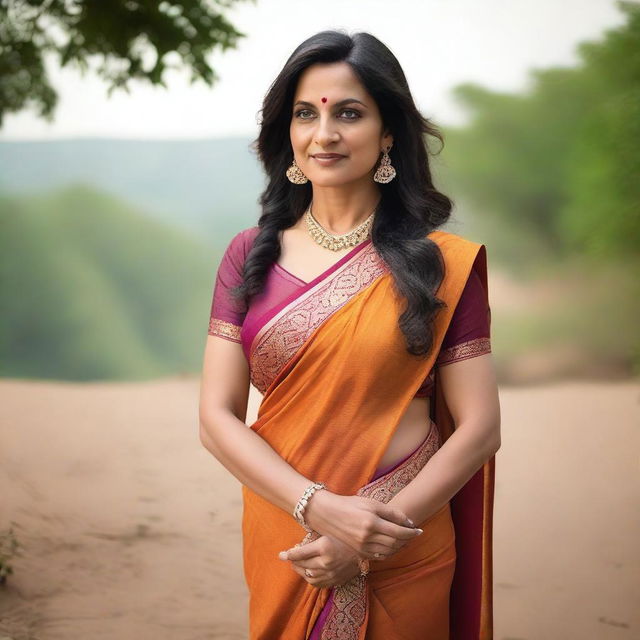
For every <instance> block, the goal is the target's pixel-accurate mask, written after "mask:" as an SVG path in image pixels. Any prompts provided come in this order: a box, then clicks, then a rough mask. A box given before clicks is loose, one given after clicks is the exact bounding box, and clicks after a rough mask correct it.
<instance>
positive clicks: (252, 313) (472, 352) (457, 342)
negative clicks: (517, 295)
mask: <svg viewBox="0 0 640 640" xmlns="http://www.w3.org/2000/svg"><path fill="white" fill-rule="evenodd" d="M258 231H259V227H257V226H256V227H250V228H248V229H244V230H243V231H240V232H239V233H237V234H236V235H235V236H234V237H233V238H232V240H231V242H230V243H229V245H228V246H227V249H226V250H225V253H224V255H223V257H222V260H221V261H220V266H219V267H218V271H217V274H216V280H215V285H214V290H213V300H212V303H211V313H210V317H209V331H208V333H209V335H216V336H219V337H221V338H225V339H226V340H231V341H233V342H238V343H240V344H241V345H242V348H243V351H244V354H245V356H246V358H247V362H250V360H249V349H250V346H251V343H252V341H253V338H254V337H255V335H256V334H257V333H258V331H259V330H260V327H261V326H262V323H261V322H260V319H261V317H262V316H264V315H265V314H266V313H267V312H268V311H269V310H270V309H272V308H273V307H274V306H275V305H277V304H279V303H280V302H281V301H283V300H284V299H285V298H287V297H289V296H291V295H292V294H293V293H295V291H297V290H298V289H300V288H301V287H305V286H306V285H307V284H308V283H307V282H305V281H304V280H301V279H300V278H298V277H297V276H295V275H293V274H292V273H290V272H289V271H287V270H286V269H285V268H284V267H282V266H280V265H279V264H278V263H277V262H276V263H274V264H272V265H271V267H270V269H269V272H268V274H267V278H266V282H265V287H264V289H263V290H262V291H261V292H260V293H259V294H258V295H257V296H255V297H254V298H253V300H252V301H251V304H250V306H249V309H248V310H247V312H246V313H242V312H241V311H240V310H239V308H240V304H239V302H238V301H237V300H236V299H234V298H233V297H232V296H231V295H230V294H229V289H231V288H232V287H235V286H237V285H239V284H241V283H242V267H243V264H244V260H245V258H246V256H247V254H248V253H249V250H250V249H251V246H252V244H253V240H254V239H255V237H256V235H257V234H258ZM490 314H491V309H490V308H489V306H488V304H487V302H486V299H485V293H484V290H483V287H482V282H481V281H480V277H479V276H478V274H477V273H476V272H475V271H474V270H473V269H472V270H471V274H470V276H469V278H468V280H467V283H466V285H465V287H464V290H463V292H462V296H461V298H460V301H459V303H458V305H457V307H456V309H455V311H454V313H453V317H452V319H451V322H450V324H449V328H448V330H447V332H446V334H445V337H444V341H443V343H442V347H441V349H440V353H439V354H438V357H437V359H436V362H435V366H443V365H446V364H450V363H452V362H458V361H459V360H466V359H467V358H473V357H476V356H479V355H482V354H484V353H490V352H491V341H490V332H489V326H490V317H491V316H490ZM435 366H434V368H433V369H432V370H431V371H430V372H429V375H428V376H427V377H426V379H425V381H424V382H423V384H422V386H421V387H420V389H418V392H417V393H416V397H424V396H430V395H432V392H433V383H434V369H435Z"/></svg>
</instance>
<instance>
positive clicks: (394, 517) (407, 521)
mask: <svg viewBox="0 0 640 640" xmlns="http://www.w3.org/2000/svg"><path fill="white" fill-rule="evenodd" d="M376 511H377V513H378V515H379V516H380V517H381V518H384V519H385V520H388V521H389V522H393V523H395V524H397V525H399V526H401V527H411V528H413V527H414V524H413V522H412V521H411V518H409V516H407V514H406V513H404V511H402V510H400V509H398V508H397V507H394V506H392V505H390V504H387V503H386V502H380V503H379V507H378V509H376Z"/></svg>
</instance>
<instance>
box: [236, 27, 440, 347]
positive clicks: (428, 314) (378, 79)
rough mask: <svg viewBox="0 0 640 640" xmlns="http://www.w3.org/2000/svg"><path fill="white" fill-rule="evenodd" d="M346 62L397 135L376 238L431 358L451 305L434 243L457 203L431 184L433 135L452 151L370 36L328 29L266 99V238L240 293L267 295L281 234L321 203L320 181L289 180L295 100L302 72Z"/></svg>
mask: <svg viewBox="0 0 640 640" xmlns="http://www.w3.org/2000/svg"><path fill="white" fill-rule="evenodd" d="M342 61H344V62H346V63H348V64H349V65H350V66H351V68H352V69H353V71H354V73H355V75H356V76H357V77H358V79H359V80H360V82H361V83H362V85H363V86H364V87H365V89H366V90H367V92H368V93H369V94H370V95H371V97H372V98H373V99H374V100H375V101H376V104H377V105H378V109H379V111H380V114H381V117H382V121H383V125H384V128H385V129H387V130H388V131H389V132H390V133H391V134H392V135H393V146H392V148H391V151H390V152H389V156H390V158H391V164H392V165H393V166H394V167H395V168H396V172H397V175H396V177H395V178H394V179H393V180H392V181H391V182H389V183H386V184H381V185H380V189H379V190H380V193H381V199H380V202H379V204H378V207H377V209H376V213H375V216H374V224H373V227H372V230H371V240H372V243H373V246H374V247H375V249H376V251H377V253H378V254H379V255H380V256H381V258H382V259H383V260H384V262H385V263H386V264H387V266H388V267H389V270H390V272H391V274H392V276H393V281H394V286H395V288H396V291H397V292H398V293H399V294H400V295H401V296H402V297H403V298H405V299H406V301H407V306H406V308H405V310H404V311H403V312H402V313H401V314H400V317H399V322H398V324H399V328H400V329H401V331H402V332H403V334H404V335H405V338H406V342H407V350H408V351H409V353H411V354H414V355H426V354H428V353H429V352H430V350H431V348H432V343H433V318H434V317H435V314H436V313H437V311H438V310H439V309H440V308H441V307H443V306H445V303H444V301H442V300H440V299H439V298H437V297H436V296H435V292H436V290H437V288H438V286H439V285H440V283H441V281H442V279H443V277H444V262H443V259H442V254H441V252H440V249H439V248H438V246H437V245H436V244H435V243H434V242H433V241H431V240H429V239H428V238H427V237H426V236H427V234H428V233H430V232H431V231H433V230H434V229H436V228H437V227H439V226H441V225H443V224H444V223H445V222H446V221H447V220H448V218H449V216H450V214H451V208H452V202H451V200H450V199H449V198H448V197H447V196H445V195H444V194H442V193H441V192H440V191H438V190H437V189H436V188H435V187H434V185H433V181H432V178H431V171H430V168H429V155H430V154H431V153H432V151H431V149H430V145H429V142H430V141H429V139H428V137H429V136H431V137H435V138H437V139H438V140H439V141H440V143H441V145H442V144H443V139H442V135H441V134H440V132H439V131H438V129H437V128H436V127H435V126H434V125H433V124H432V123H431V122H430V120H429V119H427V118H426V117H424V116H423V115H422V114H421V113H420V112H419V111H418V109H417V107H416V105H415V103H414V101H413V97H412V96H411V92H410V90H409V85H408V84H407V80H406V78H405V75H404V72H403V71H402V68H401V67H400V64H399V62H398V60H397V59H396V57H395V56H394V55H393V53H391V51H390V50H389V49H388V48H387V47H386V46H385V45H384V44H383V43H382V42H380V40H378V39H377V38H375V37H374V36H372V35H371V34H370V33H366V32H360V33H355V34H353V35H347V34H346V33H344V32H342V31H336V30H329V31H321V32H319V33H317V34H315V35H313V36H311V37H310V38H308V39H307V40H305V41H304V42H302V44H300V45H299V46H298V47H297V48H296V49H295V51H294V52H293V53H292V54H291V56H290V57H289V59H288V60H287V62H286V63H285V65H284V67H283V69H282V71H280V73H279V74H278V77H277V78H276V79H275V80H274V82H273V83H272V85H271V86H270V87H269V90H268V92H267V94H266V96H265V98H264V102H263V105H262V109H261V113H262V118H261V121H260V133H259V135H258V137H257V138H256V140H254V141H253V142H252V145H251V146H252V148H253V149H255V151H256V152H257V154H258V157H259V159H260V161H261V162H262V164H263V166H264V169H265V171H266V173H267V178H268V183H267V186H266V188H265V190H264V191H263V192H262V194H261V196H260V198H259V203H260V205H261V207H262V214H261V215H260V218H259V220H258V226H259V228H260V229H259V232H258V234H257V235H256V237H255V240H254V243H253V246H252V248H251V250H250V251H249V253H248V255H247V258H246V260H245V264H244V272H243V282H242V284H241V285H239V286H238V287H236V289H235V291H234V294H235V295H237V296H238V298H239V299H241V300H242V301H243V302H244V304H245V305H248V304H249V301H250V299H251V298H252V296H254V295H257V294H258V293H260V292H261V291H262V288H263V286H264V283H265V280H266V276H267V272H268V269H269V267H270V266H271V265H272V264H273V263H274V262H277V260H278V258H279V256H280V250H281V247H280V241H279V232H280V231H281V230H284V229H288V228H289V227H291V226H292V225H294V224H295V223H296V222H297V220H299V218H300V217H301V216H302V214H303V213H304V212H305V210H306V209H307V207H308V206H309V203H310V202H311V197H312V186H311V182H310V181H309V182H307V183H306V184H304V185H297V184H293V183H291V182H290V181H289V180H288V178H287V177H286V175H285V172H286V170H287V168H288V167H289V166H290V165H291V163H292V161H293V149H292V147H291V142H290V137H289V127H290V123H291V118H292V114H293V98H294V95H295V91H296V88H297V84H298V79H299V77H300V75H301V73H302V72H303V71H304V70H305V69H306V68H307V67H309V66H310V65H312V64H315V63H318V62H320V63H328V62H342Z"/></svg>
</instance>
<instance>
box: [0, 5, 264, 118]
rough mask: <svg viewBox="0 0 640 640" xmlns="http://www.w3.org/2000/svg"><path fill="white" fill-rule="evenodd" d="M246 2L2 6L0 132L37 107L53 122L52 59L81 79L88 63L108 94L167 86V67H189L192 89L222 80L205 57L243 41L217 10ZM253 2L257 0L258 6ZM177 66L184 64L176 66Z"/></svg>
mask: <svg viewBox="0 0 640 640" xmlns="http://www.w3.org/2000/svg"><path fill="white" fill-rule="evenodd" d="M240 1H242V0H171V1H170V2H168V1H162V2H155V1H153V0H0V126H2V122H3V118H4V115H5V114H7V113H10V112H16V111H20V110H22V109H25V108H27V107H28V106H31V105H34V106H35V108H36V110H37V111H38V112H39V115H40V116H41V117H44V118H45V119H46V120H52V118H53V112H54V109H55V106H56V103H57V93H56V91H55V89H54V88H53V87H52V86H51V84H50V82H49V78H48V76H47V70H46V67H45V56H46V55H47V54H53V55H57V56H58V58H59V63H60V65H61V66H63V67H64V66H66V65H68V64H70V63H72V64H76V65H77V66H78V67H79V68H80V69H81V70H82V72H85V71H86V70H87V69H88V67H89V64H88V63H89V60H90V58H91V56H101V64H100V66H99V67H98V68H97V70H96V71H97V73H98V74H99V76H100V77H102V78H103V79H104V80H106V81H107V83H108V85H109V88H108V93H109V95H111V93H112V92H113V90H114V89H116V88H122V89H124V90H125V91H129V87H128V82H129V81H130V80H132V79H138V80H143V81H148V82H150V83H152V84H155V85H158V84H159V85H162V86H164V87H166V84H165V83H164V80H163V75H164V72H165V70H166V69H167V68H172V67H173V68H178V67H180V66H182V67H186V68H188V69H189V70H190V71H191V82H192V83H193V82H196V81H197V80H202V81H204V82H205V83H206V84H208V85H209V86H212V85H213V84H214V83H215V82H216V81H217V80H218V76H217V75H216V73H215V71H214V69H213V68H212V67H211V66H210V65H209V63H208V62H207V59H206V56H207V54H209V53H210V52H211V51H213V50H214V49H215V48H221V49H222V50H223V51H225V50H226V49H228V48H235V47H236V46H237V42H238V39H239V38H242V37H245V35H246V34H244V33H241V32H239V31H237V30H236V29H235V27H234V26H233V25H232V24H230V23H229V22H228V21H227V20H226V19H225V17H224V16H223V15H222V14H221V13H220V12H219V11H218V7H222V8H224V9H228V8H230V7H231V6H232V5H233V4H234V3H235V2H240ZM253 1H254V2H255V0H253ZM174 61H176V62H177V61H180V62H181V63H182V64H181V65H180V64H176V63H174Z"/></svg>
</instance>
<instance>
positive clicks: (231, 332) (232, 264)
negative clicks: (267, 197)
mask: <svg viewBox="0 0 640 640" xmlns="http://www.w3.org/2000/svg"><path fill="white" fill-rule="evenodd" d="M247 231H248V230H246V229H245V230H244V231H240V232H239V233H237V234H236V235H235V236H234V237H233V238H232V239H231V242H230V243H229V245H228V246H227V248H226V250H225V252H224V254H223V256H222V259H221V260H220V265H219V266H218V271H217V273H216V280H215V285H214V288H213V299H212V301H211V314H210V316H209V331H208V334H209V335H210V336H219V337H220V338H225V339H226V340H231V341H232V342H238V343H240V342H241V340H240V329H241V328H242V323H243V321H244V317H245V315H246V310H244V311H243V309H242V301H241V300H238V299H237V298H234V297H233V296H232V295H231V293H230V290H231V289H233V287H236V286H238V285H239V284H242V269H243V265H244V260H245V258H246V254H247V252H248V247H247V242H246V240H247V237H246V236H247V233H246V232H247Z"/></svg>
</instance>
